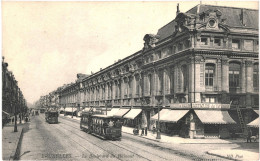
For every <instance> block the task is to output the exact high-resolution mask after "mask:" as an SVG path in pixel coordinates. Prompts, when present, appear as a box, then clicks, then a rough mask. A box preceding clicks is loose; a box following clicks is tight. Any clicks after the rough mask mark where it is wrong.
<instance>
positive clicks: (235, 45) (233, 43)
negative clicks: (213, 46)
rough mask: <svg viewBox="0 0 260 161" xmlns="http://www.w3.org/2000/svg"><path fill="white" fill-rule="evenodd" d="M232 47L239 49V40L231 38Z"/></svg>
mask: <svg viewBox="0 0 260 161" xmlns="http://www.w3.org/2000/svg"><path fill="white" fill-rule="evenodd" d="M232 49H235V50H237V49H240V40H238V39H232Z"/></svg>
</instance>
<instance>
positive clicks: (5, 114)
mask: <svg viewBox="0 0 260 161" xmlns="http://www.w3.org/2000/svg"><path fill="white" fill-rule="evenodd" d="M4 117H7V118H10V117H11V114H9V113H8V112H5V111H4V110H2V118H4Z"/></svg>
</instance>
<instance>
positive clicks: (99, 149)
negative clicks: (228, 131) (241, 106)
mask: <svg viewBox="0 0 260 161" xmlns="http://www.w3.org/2000/svg"><path fill="white" fill-rule="evenodd" d="M196 148H197V149H198V147H192V146H188V145H186V147H185V145H180V144H176V145H168V146H167V145H166V144H164V143H160V142H155V141H152V140H148V139H145V138H141V137H138V136H133V135H130V134H127V133H122V139H121V141H107V140H102V139H100V138H98V137H96V136H94V135H91V134H88V133H86V132H84V131H82V130H80V127H79V120H74V119H71V118H68V117H64V116H60V117H59V123H58V124H48V123H47V122H45V118H44V114H40V115H39V116H32V118H31V122H30V123H28V124H27V125H26V127H25V128H24V136H23V140H22V145H21V152H20V160H129V161H130V160H131V161H132V160H156V161H157V160H201V159H220V158H218V157H214V156H210V155H207V154H204V153H203V154H200V153H199V152H198V153H197V152H194V149H195V150H196ZM185 149H186V150H185ZM191 149H193V151H192V150H191Z"/></svg>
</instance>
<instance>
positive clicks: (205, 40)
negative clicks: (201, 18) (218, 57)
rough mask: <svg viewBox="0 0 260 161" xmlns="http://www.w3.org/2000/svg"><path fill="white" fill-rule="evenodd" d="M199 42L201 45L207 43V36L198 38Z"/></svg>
mask: <svg viewBox="0 0 260 161" xmlns="http://www.w3.org/2000/svg"><path fill="white" fill-rule="evenodd" d="M200 42H201V43H200V44H201V45H208V38H207V37H202V38H201V40H200Z"/></svg>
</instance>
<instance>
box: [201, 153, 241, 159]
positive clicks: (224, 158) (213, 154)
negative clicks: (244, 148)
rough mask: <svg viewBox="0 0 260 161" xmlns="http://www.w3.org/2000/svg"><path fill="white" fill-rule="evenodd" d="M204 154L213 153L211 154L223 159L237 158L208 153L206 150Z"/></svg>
mask: <svg viewBox="0 0 260 161" xmlns="http://www.w3.org/2000/svg"><path fill="white" fill-rule="evenodd" d="M206 154H209V155H213V156H217V157H220V158H223V159H229V160H237V159H233V158H230V157H225V156H222V155H218V154H214V153H210V152H208V151H207V152H206Z"/></svg>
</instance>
